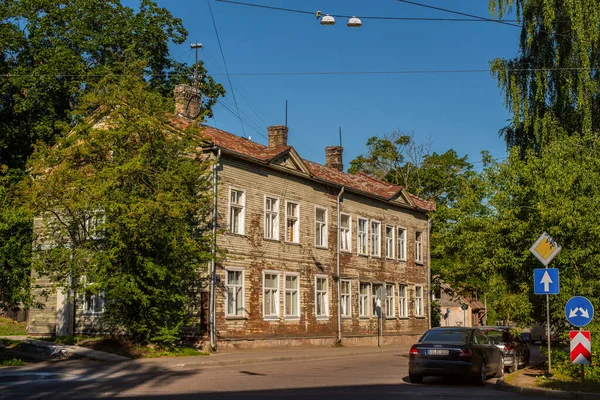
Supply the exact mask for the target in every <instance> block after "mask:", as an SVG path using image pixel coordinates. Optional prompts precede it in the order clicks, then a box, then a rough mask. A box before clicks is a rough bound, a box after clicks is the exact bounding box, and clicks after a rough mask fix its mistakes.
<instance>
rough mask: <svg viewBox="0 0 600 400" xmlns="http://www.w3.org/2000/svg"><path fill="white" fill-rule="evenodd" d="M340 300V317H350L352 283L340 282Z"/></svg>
mask: <svg viewBox="0 0 600 400" xmlns="http://www.w3.org/2000/svg"><path fill="white" fill-rule="evenodd" d="M340 284H341V291H340V293H341V299H340V303H341V306H342V317H351V316H352V281H348V280H343V279H342V280H341V281H340Z"/></svg>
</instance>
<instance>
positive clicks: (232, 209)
mask: <svg viewBox="0 0 600 400" xmlns="http://www.w3.org/2000/svg"><path fill="white" fill-rule="evenodd" d="M245 214H246V194H245V192H244V191H243V190H236V189H230V191H229V232H231V233H236V234H238V235H243V234H244V220H245Z"/></svg>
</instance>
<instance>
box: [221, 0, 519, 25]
mask: <svg viewBox="0 0 600 400" xmlns="http://www.w3.org/2000/svg"><path fill="white" fill-rule="evenodd" d="M216 1H217V2H219V3H229V4H235V5H240V6H246V7H255V8H263V9H267V10H274V11H285V12H291V13H297V14H305V15H311V16H313V17H314V16H315V15H316V13H315V12H314V11H307V10H297V9H292V8H284V7H273V6H267V5H263V4H255V3H244V2H241V1H232V0H216ZM329 15H331V16H332V17H338V18H351V17H354V16H355V15H343V14H331V13H329ZM356 16H358V17H360V19H367V20H368V19H371V20H388V21H448V22H490V21H491V22H498V21H500V20H487V19H480V18H473V17H470V18H426V17H387V16H376V15H367V16H363V15H356ZM501 21H506V22H516V20H501ZM517 26H520V25H517Z"/></svg>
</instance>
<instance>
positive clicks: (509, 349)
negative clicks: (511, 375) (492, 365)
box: [482, 326, 530, 372]
mask: <svg viewBox="0 0 600 400" xmlns="http://www.w3.org/2000/svg"><path fill="white" fill-rule="evenodd" d="M482 329H483V330H485V331H486V333H487V335H488V338H489V339H490V340H491V341H492V342H493V343H494V344H495V345H496V346H498V348H499V349H500V350H501V351H502V354H503V355H504V367H505V368H507V369H508V371H509V372H515V371H516V370H517V369H519V367H521V366H526V365H527V364H529V357H530V352H529V345H528V344H527V343H525V342H524V341H523V340H522V339H521V336H520V335H513V334H512V333H511V331H510V328H509V327H507V326H486V327H483V328H482Z"/></svg>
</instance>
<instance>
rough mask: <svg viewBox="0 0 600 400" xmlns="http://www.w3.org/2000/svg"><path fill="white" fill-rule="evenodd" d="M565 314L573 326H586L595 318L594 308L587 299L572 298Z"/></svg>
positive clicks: (566, 306) (568, 302)
mask: <svg viewBox="0 0 600 400" xmlns="http://www.w3.org/2000/svg"><path fill="white" fill-rule="evenodd" d="M565 314H566V316H567V320H568V321H569V322H570V323H571V325H575V326H579V327H581V326H586V325H587V324H589V323H590V321H591V320H592V318H594V306H593V305H592V303H591V302H590V301H589V300H588V299H586V298H585V297H581V296H575V297H571V299H570V300H569V301H567V304H566V305H565Z"/></svg>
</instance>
